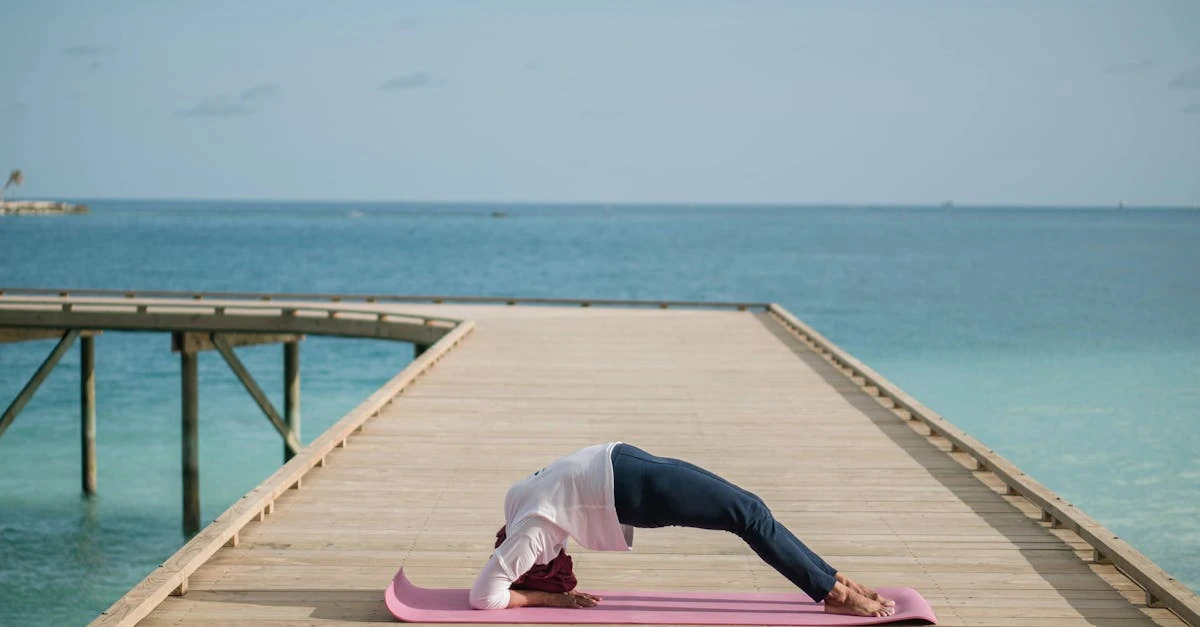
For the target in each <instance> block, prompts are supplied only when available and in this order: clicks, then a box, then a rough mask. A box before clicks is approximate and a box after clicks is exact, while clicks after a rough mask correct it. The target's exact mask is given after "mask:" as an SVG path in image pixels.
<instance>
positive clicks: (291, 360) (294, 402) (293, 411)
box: [283, 342, 300, 464]
mask: <svg viewBox="0 0 1200 627" xmlns="http://www.w3.org/2000/svg"><path fill="white" fill-rule="evenodd" d="M283 391H284V394H283V416H284V420H285V421H286V422H287V427H288V431H290V432H291V433H292V435H295V436H296V440H297V441H299V440H300V342H284V343H283ZM292 457H293V453H292V450H291V449H290V448H288V445H287V442H284V444H283V463H285V464H286V463H287V462H288V460H290V459H291V458H292Z"/></svg>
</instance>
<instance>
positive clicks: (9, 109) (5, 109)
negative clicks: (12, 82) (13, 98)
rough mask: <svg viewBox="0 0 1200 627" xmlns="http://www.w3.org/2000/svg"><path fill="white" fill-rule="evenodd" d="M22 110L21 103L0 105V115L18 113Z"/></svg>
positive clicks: (23, 104) (22, 105)
mask: <svg viewBox="0 0 1200 627" xmlns="http://www.w3.org/2000/svg"><path fill="white" fill-rule="evenodd" d="M24 110H25V103H23V102H9V103H7V104H0V113H20V112H21V111H24Z"/></svg>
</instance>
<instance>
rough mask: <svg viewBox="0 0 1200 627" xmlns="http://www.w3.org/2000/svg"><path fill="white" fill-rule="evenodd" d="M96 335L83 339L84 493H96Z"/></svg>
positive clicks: (81, 400) (81, 416)
mask: <svg viewBox="0 0 1200 627" xmlns="http://www.w3.org/2000/svg"><path fill="white" fill-rule="evenodd" d="M95 341H96V340H95V338H93V337H91V336H87V335H85V336H83V337H81V338H80V341H79V397H80V399H79V400H80V406H79V409H80V422H81V425H80V427H81V428H80V442H79V450H80V462H81V467H82V475H83V476H82V480H83V493H84V494H87V495H92V494H95V493H96V357H95V355H96V350H95V349H96V344H95Z"/></svg>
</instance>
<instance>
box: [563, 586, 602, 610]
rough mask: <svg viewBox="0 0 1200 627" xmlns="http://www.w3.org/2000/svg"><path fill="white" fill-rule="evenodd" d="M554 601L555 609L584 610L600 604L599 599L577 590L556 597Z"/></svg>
mask: <svg viewBox="0 0 1200 627" xmlns="http://www.w3.org/2000/svg"><path fill="white" fill-rule="evenodd" d="M555 601H556V603H555V604H554V606H555V607H568V608H585V607H596V604H597V603H599V602H600V597H598V596H596V595H594V594H588V593H586V592H580V591H578V590H571V591H570V592H564V593H562V594H559V595H557V597H556V599H555Z"/></svg>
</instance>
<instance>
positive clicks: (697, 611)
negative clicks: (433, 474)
mask: <svg viewBox="0 0 1200 627" xmlns="http://www.w3.org/2000/svg"><path fill="white" fill-rule="evenodd" d="M878 590H879V592H880V593H881V594H883V595H885V596H887V597H889V598H892V599H895V601H896V613H895V614H894V615H892V616H889V617H887V618H862V617H857V616H837V615H833V614H826V613H825V611H824V606H822V605H821V604H820V603H814V602H813V600H812V599H810V598H808V597H807V596H806V595H805V594H804V593H801V592H783V593H780V592H774V593H771V592H602V591H594V590H588V592H593V593H595V594H597V595H599V596H601V597H603V599H604V600H603V601H601V602H600V605H598V606H596V607H592V608H587V609H566V608H552V607H523V608H517V609H511V610H473V609H471V606H470V605H469V603H468V601H467V594H468V592H469V591H467V590H461V589H434V588H421V587H418V586H416V585H414V584H413V583H412V582H410V581H409V580H408V578H407V577H405V576H404V569H400V572H398V573H396V577H395V578H394V579H393V580H392V585H390V586H388V589H387V591H386V592H384V597H385V599H386V600H387V606H388V609H389V610H391V612H392V615H393V616H395V617H396V618H398V619H400V620H402V621H406V622H410V623H524V624H532V623H543V624H545V623H625V624H631V623H640V624H655V625H661V624H665V623H678V624H686V625H839V626H840V625H879V624H882V623H891V622H896V621H920V622H928V623H936V622H937V618H936V617H935V616H934V615H933V609H931V608H930V607H929V602H928V601H926V600H925V599H924V598H923V597H922V596H921V595H920V594H918V593H917V591H916V590H913V589H912V588H879V589H878Z"/></svg>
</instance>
